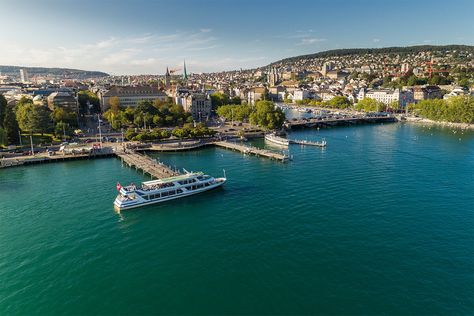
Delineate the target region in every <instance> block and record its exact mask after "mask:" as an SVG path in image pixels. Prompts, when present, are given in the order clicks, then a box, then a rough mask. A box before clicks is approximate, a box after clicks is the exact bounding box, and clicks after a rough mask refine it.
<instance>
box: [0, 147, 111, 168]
mask: <svg viewBox="0 0 474 316" xmlns="http://www.w3.org/2000/svg"><path fill="white" fill-rule="evenodd" d="M114 156H115V153H114V152H113V150H112V149H111V148H103V149H102V150H100V151H91V152H88V153H75V154H56V155H54V156H48V155H47V154H45V153H40V154H36V155H35V156H18V157H12V158H2V159H0V169H1V168H10V167H17V166H23V165H36V164H43V163H50V162H61V161H73V160H87V159H96V158H108V157H114Z"/></svg>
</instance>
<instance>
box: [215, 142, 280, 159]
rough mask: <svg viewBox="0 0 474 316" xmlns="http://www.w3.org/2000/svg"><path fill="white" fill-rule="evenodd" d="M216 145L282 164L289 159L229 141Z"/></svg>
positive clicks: (268, 151)
mask: <svg viewBox="0 0 474 316" xmlns="http://www.w3.org/2000/svg"><path fill="white" fill-rule="evenodd" d="M214 145H216V146H218V147H221V148H225V149H230V150H235V151H240V152H241V153H244V154H248V155H255V156H259V157H266V158H270V159H274V160H278V161H282V162H286V161H288V159H289V156H288V155H285V154H280V153H277V152H274V151H270V150H266V149H261V148H257V147H251V146H245V145H242V144H238V143H234V142H229V141H217V142H214Z"/></svg>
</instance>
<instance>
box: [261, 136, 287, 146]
mask: <svg viewBox="0 0 474 316" xmlns="http://www.w3.org/2000/svg"><path fill="white" fill-rule="evenodd" d="M265 140H266V141H268V142H271V143H274V144H277V145H280V146H288V145H289V144H290V141H289V140H288V139H286V138H283V137H279V136H277V135H276V134H275V133H271V134H265Z"/></svg>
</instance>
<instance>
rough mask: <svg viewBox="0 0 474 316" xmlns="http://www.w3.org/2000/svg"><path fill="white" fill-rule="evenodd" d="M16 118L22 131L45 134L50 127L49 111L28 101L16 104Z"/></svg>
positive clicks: (23, 100)
mask: <svg viewBox="0 0 474 316" xmlns="http://www.w3.org/2000/svg"><path fill="white" fill-rule="evenodd" d="M16 118H17V121H18V125H19V126H20V129H21V130H22V131H28V132H30V134H32V133H37V132H39V133H41V134H43V133H45V132H46V131H47V130H48V129H49V128H50V127H51V117H50V111H49V110H48V109H47V108H46V107H44V106H42V105H34V104H33V101H32V100H30V99H26V98H22V99H20V101H19V102H18V105H17V109H16Z"/></svg>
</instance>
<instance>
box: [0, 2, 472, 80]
mask: <svg viewBox="0 0 474 316" xmlns="http://www.w3.org/2000/svg"><path fill="white" fill-rule="evenodd" d="M440 6H449V10H448V9H447V10H440V9H439V8H440ZM0 9H1V10H2V12H9V14H7V15H5V17H4V24H5V25H9V27H7V28H5V27H4V28H1V29H0V36H1V37H2V38H3V39H4V45H3V46H4V47H3V49H2V51H0V64H4V65H18V66H25V67H28V66H31V67H35V66H36V67H67V68H77V69H85V70H98V71H105V72H108V73H110V74H156V73H164V72H165V70H166V67H167V66H168V67H170V68H178V69H180V68H182V64H183V60H184V59H186V64H187V67H188V71H189V72H195V73H197V72H212V71H223V70H233V69H239V68H253V67H258V66H264V65H266V64H268V63H271V62H273V61H276V60H279V59H282V58H285V57H291V56H297V55H303V54H309V53H315V52H319V51H324V50H329V49H338V48H355V47H374V48H378V47H388V46H412V45H445V44H466V45H472V44H473V43H474V35H473V34H472V32H471V30H472V22H471V20H470V15H471V14H472V12H473V9H474V3H473V2H471V1H467V0H457V1H451V2H449V3H448V2H445V1H417V2H416V3H413V2H409V1H405V0H401V1H397V2H394V3H378V2H375V1H372V0H364V1H352V2H347V1H331V2H330V1H294V2H292V3H291V4H289V3H287V2H280V1H278V2H276V3H275V2H272V1H258V2H255V3H254V2H251V1H246V0H245V1H239V2H238V3H235V2H231V1H214V0H207V1H200V2H199V3H197V2H192V1H180V2H179V3H176V2H171V1H155V2H152V3H150V2H148V1H138V2H133V3H130V2H126V1H113V2H112V1H101V2H100V3H93V2H92V1H83V2H81V3H76V2H72V1H62V2H59V1H54V0H50V1H42V2H41V3H39V2H33V1H18V2H15V3H14V4H12V3H4V2H0ZM19 17H23V19H20V18H19ZM408 17H416V19H411V20H408V19H407V18H408ZM408 21H409V22H408ZM32 30H35V31H34V32H33V31H32Z"/></svg>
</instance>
